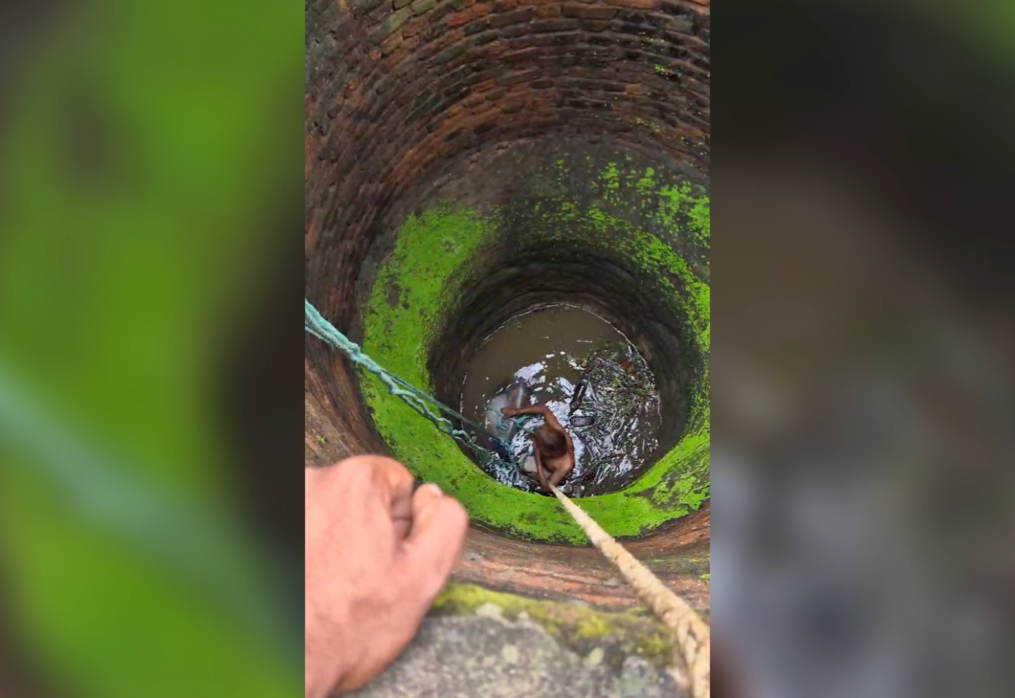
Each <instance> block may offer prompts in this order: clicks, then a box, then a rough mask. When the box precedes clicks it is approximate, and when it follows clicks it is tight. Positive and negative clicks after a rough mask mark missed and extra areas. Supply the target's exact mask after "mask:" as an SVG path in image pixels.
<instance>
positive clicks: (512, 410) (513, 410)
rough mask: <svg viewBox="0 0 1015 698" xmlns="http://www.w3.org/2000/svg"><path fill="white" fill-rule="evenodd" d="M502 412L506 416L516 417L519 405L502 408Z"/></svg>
mask: <svg viewBox="0 0 1015 698" xmlns="http://www.w3.org/2000/svg"><path fill="white" fill-rule="evenodd" d="M500 413H501V414H502V415H504V416H505V417H514V416H515V415H516V414H518V408H517V407H505V408H504V409H502V410H501V411H500Z"/></svg>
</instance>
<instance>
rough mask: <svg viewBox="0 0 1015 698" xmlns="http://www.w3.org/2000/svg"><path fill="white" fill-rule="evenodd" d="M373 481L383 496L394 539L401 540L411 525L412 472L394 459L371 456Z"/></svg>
mask: <svg viewBox="0 0 1015 698" xmlns="http://www.w3.org/2000/svg"><path fill="white" fill-rule="evenodd" d="M370 459H371V461H372V467H373V481H374V482H375V483H376V484H377V485H379V489H380V491H381V493H382V494H383V496H384V497H385V505H386V506H387V510H388V511H389V512H390V516H391V523H392V525H393V526H394V529H395V540H397V541H401V540H404V539H405V537H406V536H407V535H408V534H409V528H410V527H411V525H412V486H413V479H412V473H410V472H409V470H408V469H407V468H406V467H405V466H404V465H402V464H401V463H399V462H398V461H396V460H392V459H391V458H384V457H381V456H371V457H370Z"/></svg>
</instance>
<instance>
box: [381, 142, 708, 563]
mask: <svg viewBox="0 0 1015 698" xmlns="http://www.w3.org/2000/svg"><path fill="white" fill-rule="evenodd" d="M555 166H556V169H557V170H558V172H561V173H563V172H564V171H565V165H564V163H563V162H562V161H558V162H557V163H555ZM658 179H659V176H658V174H657V173H656V172H654V171H653V170H651V169H649V170H646V171H645V172H644V173H640V172H630V173H629V172H624V173H621V172H620V170H619V168H617V166H616V165H608V166H606V167H605V168H603V169H602V170H601V172H600V173H599V175H598V178H597V180H596V181H595V183H594V187H595V188H596V189H597V190H598V192H599V196H600V205H594V204H589V203H587V202H586V203H584V204H579V203H576V202H575V201H573V200H571V199H569V198H567V197H563V196H561V197H548V198H544V199H542V200H540V201H539V202H538V203H535V204H530V205H529V213H528V214H527V215H528V216H529V217H530V221H531V220H533V219H532V217H536V218H537V219H538V221H539V222H541V224H540V225H539V226H536V227H538V228H540V229H539V230H537V231H536V232H534V233H533V234H534V235H539V236H542V237H543V238H546V237H550V238H552V239H554V240H555V241H557V242H559V243H562V244H565V245H579V246H580V247H581V248H582V249H586V250H594V251H598V252H599V253H601V254H604V255H608V256H609V257H610V258H613V259H616V260H618V261H619V262H622V263H623V264H624V266H625V267H628V268H631V269H637V270H639V273H640V274H641V275H642V276H643V277H644V278H645V279H647V280H648V281H650V282H651V283H652V284H653V285H654V286H655V287H656V288H657V289H658V291H659V294H658V295H659V296H660V297H662V298H663V299H664V300H665V302H666V303H667V304H668V305H669V306H670V309H671V311H672V313H673V316H674V317H678V318H683V321H684V323H685V330H686V331H687V336H688V337H690V338H692V339H693V341H692V344H694V345H695V346H694V347H693V351H694V353H695V354H696V355H698V356H699V357H700V363H701V366H702V368H701V370H700V374H699V376H698V378H697V379H696V381H695V383H694V385H693V387H692V391H691V395H690V415H689V417H688V423H687V427H686V429H685V433H684V436H683V438H681V440H680V441H679V442H678V443H677V444H676V445H675V446H674V447H673V448H672V449H671V450H670V451H669V452H668V453H666V454H665V455H664V456H663V457H662V458H660V459H659V460H658V461H657V462H656V463H655V464H654V465H653V466H652V467H651V468H650V469H649V470H648V471H647V472H646V473H645V474H644V475H642V476H641V477H640V478H639V479H638V480H636V481H635V482H634V483H633V484H632V485H631V486H630V487H628V488H627V489H625V490H623V491H620V492H615V493H611V494H607V495H601V496H597V497H590V498H585V499H582V500H580V506H581V507H582V508H583V509H585V510H586V511H588V513H589V514H590V515H591V516H593V518H595V519H596V520H597V521H598V522H599V523H600V525H602V526H603V527H604V528H605V529H606V530H607V531H608V532H609V533H611V534H612V535H614V536H618V537H630V536H638V535H642V534H644V533H647V532H649V531H651V530H653V529H656V528H658V527H659V526H661V525H663V524H665V523H667V522H669V521H672V520H675V519H677V518H679V517H681V516H684V515H686V514H688V513H689V512H690V511H694V510H696V509H698V508H699V507H700V506H701V504H702V503H703V502H704V501H705V500H706V499H707V498H708V496H709V494H710V489H709V442H710V425H709V390H708V354H709V350H710V328H711V323H710V289H709V285H708V284H707V283H706V282H705V281H703V280H702V279H700V278H698V276H697V275H696V274H695V273H694V271H693V270H692V269H691V267H690V266H689V265H688V264H687V262H686V261H685V260H684V258H683V257H681V255H679V254H677V252H675V251H674V249H673V247H672V246H671V245H670V244H667V243H666V242H664V241H663V240H661V239H660V238H659V237H657V236H656V235H653V234H652V233H650V232H648V231H646V230H643V229H642V228H641V227H639V226H636V225H635V224H633V223H631V222H630V221H628V220H627V219H626V218H623V217H622V211H623V209H624V203H625V200H629V199H630V196H631V193H632V192H634V193H635V194H636V195H637V196H638V197H641V198H642V199H643V200H644V201H649V202H651V201H654V202H656V203H655V204H653V206H654V208H653V209H652V210H651V211H650V215H651V217H652V220H653V221H654V223H655V224H656V225H657V226H658V227H659V228H661V229H663V230H665V231H667V232H668V233H669V234H670V236H671V237H673V239H675V240H677V241H678V242H681V241H682V242H684V243H686V244H688V245H692V246H694V245H698V246H700V245H701V244H702V241H704V243H705V244H706V246H707V241H708V230H709V228H708V215H709V204H708V198H707V197H706V196H703V195H702V196H699V195H697V194H696V192H695V190H694V188H693V187H692V186H691V185H690V184H689V183H686V182H684V183H680V184H678V185H672V186H663V185H659V184H658ZM505 216H506V214H505V213H504V212H499V213H498V212H494V213H492V214H490V215H487V216H481V215H479V214H478V213H476V212H474V211H470V210H467V209H461V208H458V209H455V208H451V207H448V206H438V207H437V208H434V209H431V210H429V211H427V212H425V213H424V214H423V215H421V216H418V217H411V218H410V219H409V220H408V221H406V223H405V224H404V225H403V227H402V228H401V230H400V231H399V233H398V237H397V242H396V246H395V249H394V251H393V253H392V254H391V256H390V258H389V259H388V260H387V261H386V263H385V264H384V265H383V267H382V268H381V270H380V272H379V274H378V277H377V280H376V282H375V283H374V286H373V288H372V292H371V296H370V299H369V302H368V307H367V309H366V312H365V314H364V342H363V345H364V351H366V352H367V353H368V354H369V355H371V356H372V357H373V358H374V359H376V360H377V361H378V362H379V363H380V364H381V365H383V366H385V367H386V368H387V369H388V370H390V371H392V372H393V373H395V374H397V375H399V376H401V377H402V378H404V379H406V380H408V381H409V382H410V383H412V384H414V385H416V386H418V387H420V388H422V389H423V390H426V391H428V392H431V393H432V392H433V386H432V383H431V379H430V376H429V374H428V371H427V368H426V361H427V351H428V349H429V347H430V346H431V345H432V343H433V341H434V340H435V339H436V335H437V332H438V331H439V329H440V324H441V321H442V320H443V319H444V317H445V313H446V312H447V311H448V309H449V308H451V307H452V306H453V305H454V299H455V297H456V289H458V288H460V287H461V285H462V283H464V282H465V280H466V279H467V277H468V276H469V273H470V271H471V270H472V269H473V268H474V265H475V263H476V260H480V259H482V256H483V249H484V247H485V246H486V245H492V244H494V243H495V241H496V238H497V236H498V231H499V230H500V229H501V228H504V229H507V227H508V226H509V222H508V221H507V220H506V218H505ZM706 251H707V247H706ZM361 387H362V391H363V394H364V397H365V400H366V403H367V405H368V407H369V409H370V410H371V412H372V415H373V421H374V424H375V425H376V427H377V429H378V431H379V432H380V434H381V436H382V437H383V438H384V440H385V442H386V443H387V444H388V445H389V447H390V448H391V449H392V451H393V453H394V455H395V456H396V457H397V458H399V459H400V460H401V461H402V462H404V463H405V464H406V465H407V466H408V467H409V469H410V470H412V472H413V473H414V474H415V476H416V477H417V478H418V479H419V480H421V481H427V482H434V483H436V484H437V485H439V486H440V487H441V488H442V489H443V490H444V491H446V492H450V493H453V494H454V495H455V496H456V497H457V498H458V499H459V501H461V502H462V504H463V505H464V506H465V507H466V509H467V510H468V511H469V514H470V516H471V518H472V520H473V522H474V523H475V524H476V525H478V526H481V527H483V528H488V529H492V530H497V531H502V532H505V533H508V534H510V535H514V536H516V537H520V538H526V539H532V540H543V541H551V542H561V543H573V544H581V543H586V542H587V539H586V537H585V535H584V533H582V532H581V530H580V529H579V528H578V527H577V526H576V525H575V524H574V522H573V521H572V520H571V518H570V517H569V516H568V515H567V514H566V513H565V512H564V511H563V509H562V508H561V507H560V505H559V504H558V502H557V501H556V500H555V499H552V498H549V497H543V496H539V495H535V494H530V493H525V492H521V491H520V490H515V489H512V488H508V487H505V486H503V485H501V484H500V483H498V482H497V481H495V480H494V479H492V478H490V477H488V476H487V475H486V474H485V473H483V472H482V471H481V470H480V469H479V468H478V467H476V465H475V464H474V463H472V461H470V460H469V459H468V458H467V457H466V456H465V455H464V454H463V453H462V452H461V450H460V449H459V448H458V446H457V445H456V444H455V442H454V441H453V440H452V439H451V438H449V437H447V436H445V435H443V434H441V433H440V432H438V431H437V430H436V429H435V428H434V427H433V425H432V424H430V423H429V422H428V421H426V420H425V419H423V418H422V417H420V416H419V415H417V414H416V413H415V412H414V411H412V410H411V409H410V408H409V407H408V406H406V405H405V404H404V403H402V402H401V400H399V399H398V398H396V397H394V396H391V395H390V394H388V392H387V390H386V388H385V387H384V386H383V385H382V384H381V383H380V382H379V381H378V380H377V379H376V378H374V377H373V376H371V375H369V374H365V375H363V380H362V381H361Z"/></svg>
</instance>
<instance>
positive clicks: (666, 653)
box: [431, 584, 675, 669]
mask: <svg viewBox="0 0 1015 698" xmlns="http://www.w3.org/2000/svg"><path fill="white" fill-rule="evenodd" d="M487 604H492V605H493V606H496V607H497V609H499V613H500V616H501V617H502V618H503V619H505V620H508V621H518V620H519V619H520V618H528V619H529V620H531V621H532V622H534V623H536V624H537V625H539V626H540V627H542V628H543V629H544V630H545V631H546V632H547V634H548V635H550V637H552V638H553V639H554V640H556V641H557V642H559V643H561V644H563V645H564V646H566V647H569V648H570V649H572V650H574V651H575V652H577V653H578V654H587V653H588V652H589V650H590V649H592V648H593V647H595V646H602V645H603V644H604V641H607V642H606V643H605V644H607V645H609V646H611V647H615V648H617V650H615V651H614V652H613V659H612V661H611V662H607V663H608V664H613V665H615V666H614V668H619V666H620V665H621V664H622V663H623V660H624V658H625V657H626V656H628V655H632V654H635V655H638V656H639V657H641V658H642V659H645V660H646V661H648V662H649V663H651V664H652V665H654V666H655V667H657V668H659V669H667V668H669V667H670V666H672V663H673V653H674V650H675V645H674V642H673V637H672V635H671V634H670V633H669V631H668V630H667V629H666V627H665V626H664V625H662V624H661V623H659V621H657V620H656V619H655V618H654V617H653V616H651V615H650V614H648V613H647V612H646V611H645V610H643V609H638V610H630V611H620V612H606V611H597V610H594V609H591V608H588V607H584V606H579V605H577V604H571V603H556V602H553V601H541V600H536V599H529V598H526V597H524V596H516V595H514V594H506V593H502V592H497V591H491V590H489V589H485V588H483V587H480V586H476V585H473V584H449V585H448V586H447V587H446V588H445V589H444V591H442V592H441V594H440V595H439V596H438V597H437V600H436V601H435V602H434V605H433V607H432V609H431V613H432V614H433V615H436V616H443V615H470V614H473V613H476V612H477V611H479V610H480V609H481V608H483V607H484V606H486V605H487ZM523 614H524V615H523Z"/></svg>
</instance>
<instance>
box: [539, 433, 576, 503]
mask: <svg viewBox="0 0 1015 698" xmlns="http://www.w3.org/2000/svg"><path fill="white" fill-rule="evenodd" d="M564 436H565V437H567V465H564V466H561V467H559V468H557V469H556V470H554V471H553V474H552V475H551V476H550V484H551V485H553V486H554V487H556V486H557V485H559V484H560V483H562V482H563V481H564V478H566V477H567V476H568V475H570V474H571V471H572V470H574V441H572V440H571V436H570V434H568V433H567V432H566V431H565V432H564ZM544 486H545V485H544ZM547 489H549V487H547Z"/></svg>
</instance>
